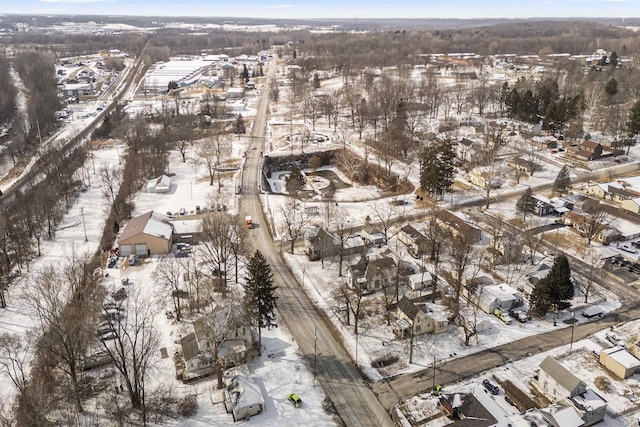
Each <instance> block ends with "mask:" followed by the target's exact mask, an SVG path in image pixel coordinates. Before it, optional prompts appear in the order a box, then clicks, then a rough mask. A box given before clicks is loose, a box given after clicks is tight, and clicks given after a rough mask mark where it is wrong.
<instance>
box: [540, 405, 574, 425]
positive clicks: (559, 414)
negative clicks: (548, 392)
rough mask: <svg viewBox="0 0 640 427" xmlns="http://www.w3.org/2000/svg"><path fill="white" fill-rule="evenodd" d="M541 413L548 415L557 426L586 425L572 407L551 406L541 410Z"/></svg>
mask: <svg viewBox="0 0 640 427" xmlns="http://www.w3.org/2000/svg"><path fill="white" fill-rule="evenodd" d="M540 412H542V413H544V414H547V415H548V416H549V417H551V418H553V419H554V420H555V422H556V424H555V425H559V426H562V427H580V426H583V425H584V421H583V420H582V418H580V415H578V412H577V411H576V410H575V409H574V408H573V407H572V406H563V405H560V404H555V405H551V406H549V407H546V408H543V409H540Z"/></svg>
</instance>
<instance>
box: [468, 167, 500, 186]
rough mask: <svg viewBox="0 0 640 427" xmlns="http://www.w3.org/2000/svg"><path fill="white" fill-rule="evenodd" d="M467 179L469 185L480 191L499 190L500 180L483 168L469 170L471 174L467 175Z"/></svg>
mask: <svg viewBox="0 0 640 427" xmlns="http://www.w3.org/2000/svg"><path fill="white" fill-rule="evenodd" d="M467 179H468V180H469V182H470V183H472V184H473V185H477V186H478V187H480V188H482V189H487V188H500V186H501V185H502V182H501V180H500V179H499V178H497V177H496V175H495V174H494V173H492V172H491V171H490V170H488V169H487V168H483V167H476V168H473V169H471V172H469V173H468V174H467Z"/></svg>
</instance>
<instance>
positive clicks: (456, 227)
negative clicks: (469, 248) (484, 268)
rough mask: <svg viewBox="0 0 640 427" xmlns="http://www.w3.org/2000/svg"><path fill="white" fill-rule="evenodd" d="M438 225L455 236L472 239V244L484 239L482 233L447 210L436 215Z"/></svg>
mask: <svg viewBox="0 0 640 427" xmlns="http://www.w3.org/2000/svg"><path fill="white" fill-rule="evenodd" d="M436 223H438V224H440V225H442V226H444V227H445V228H446V229H448V230H449V231H451V233H452V234H453V235H454V236H458V235H462V236H465V237H466V238H468V239H470V240H469V241H470V242H472V243H476V242H478V241H480V239H481V238H482V231H480V229H479V228H476V227H474V226H472V225H471V224H469V223H468V222H466V221H465V220H464V219H462V218H460V217H459V216H457V215H456V214H454V213H453V212H450V211H447V210H441V211H440V212H438V214H437V215H436Z"/></svg>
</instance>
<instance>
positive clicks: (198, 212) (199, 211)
mask: <svg viewBox="0 0 640 427" xmlns="http://www.w3.org/2000/svg"><path fill="white" fill-rule="evenodd" d="M201 213H202V208H201V207H200V206H196V214H198V215H200V214H201Z"/></svg>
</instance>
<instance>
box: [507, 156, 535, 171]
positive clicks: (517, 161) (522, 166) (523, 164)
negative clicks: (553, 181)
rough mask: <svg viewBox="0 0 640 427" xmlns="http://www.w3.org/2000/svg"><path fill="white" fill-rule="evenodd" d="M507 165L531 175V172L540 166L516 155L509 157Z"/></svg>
mask: <svg viewBox="0 0 640 427" xmlns="http://www.w3.org/2000/svg"><path fill="white" fill-rule="evenodd" d="M508 165H509V166H510V167H511V168H513V169H514V170H515V171H517V172H519V173H521V174H527V175H531V173H532V172H535V171H536V170H537V169H539V168H540V165H539V164H537V163H535V162H532V161H530V160H526V159H523V158H521V157H516V158H514V159H511V160H510V161H509V163H508Z"/></svg>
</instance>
